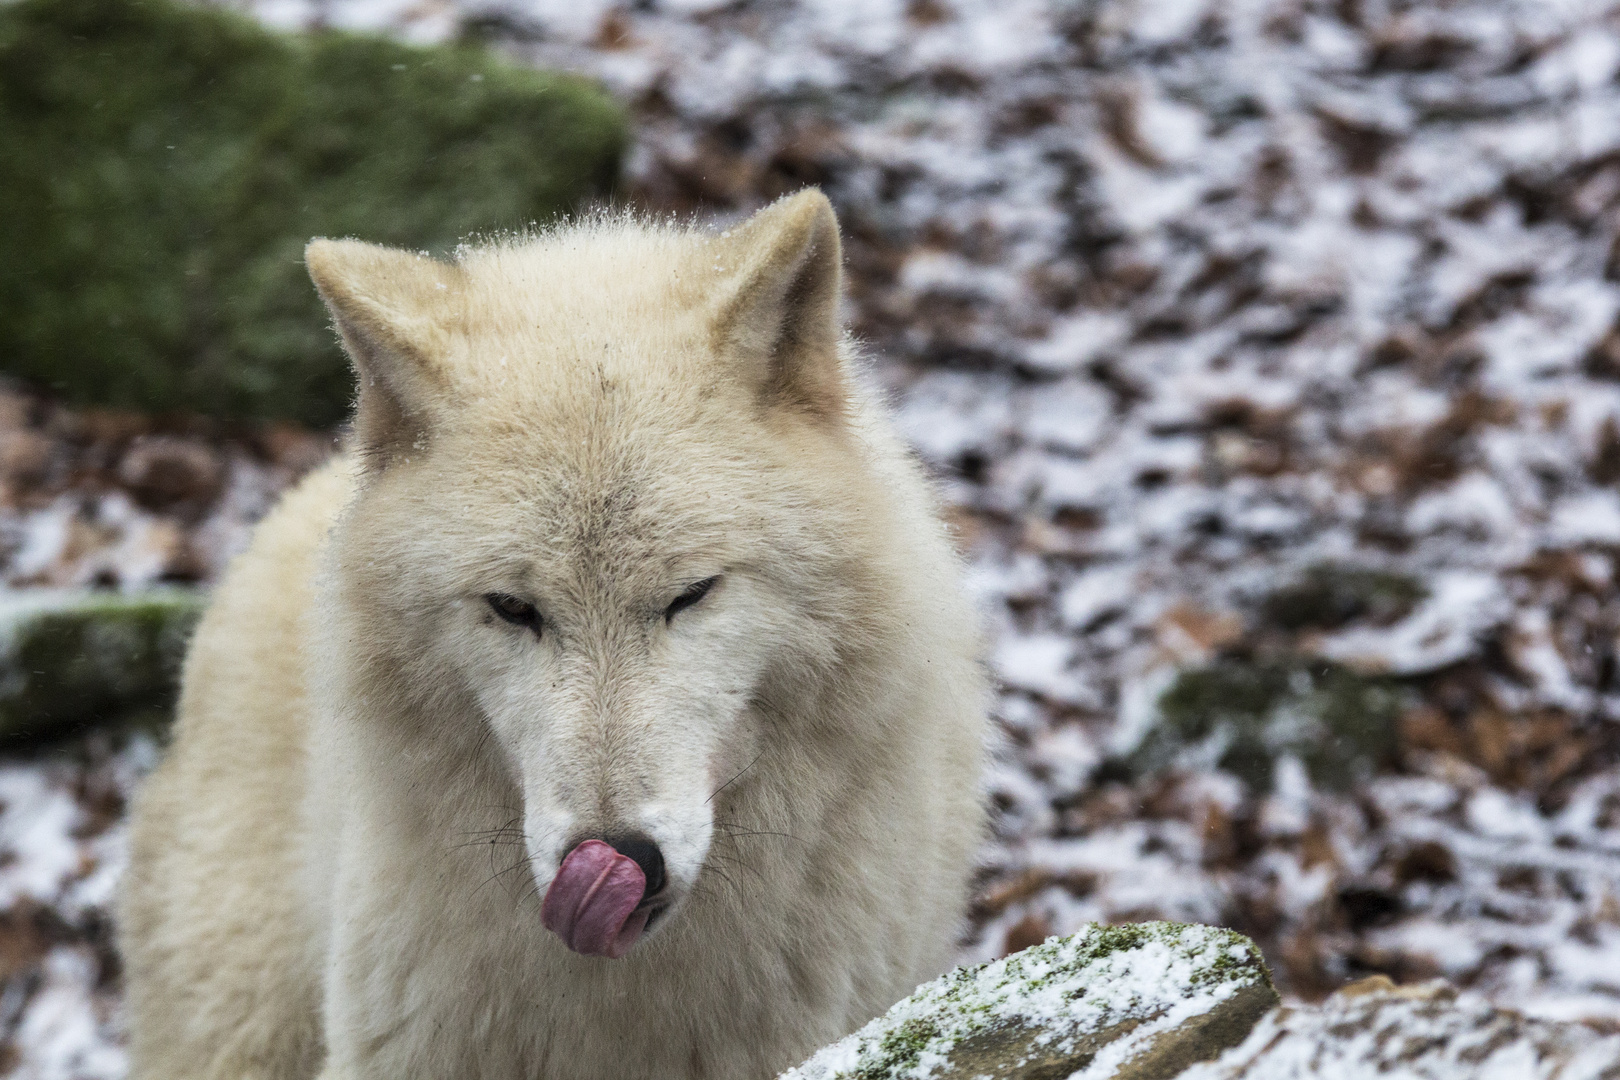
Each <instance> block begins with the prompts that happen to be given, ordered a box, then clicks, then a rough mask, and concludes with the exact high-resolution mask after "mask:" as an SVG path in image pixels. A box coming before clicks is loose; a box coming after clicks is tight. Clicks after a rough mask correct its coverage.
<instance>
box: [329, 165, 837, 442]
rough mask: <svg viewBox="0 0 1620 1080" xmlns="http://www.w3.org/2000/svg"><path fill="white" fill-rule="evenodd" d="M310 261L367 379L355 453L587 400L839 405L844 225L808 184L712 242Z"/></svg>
mask: <svg viewBox="0 0 1620 1080" xmlns="http://www.w3.org/2000/svg"><path fill="white" fill-rule="evenodd" d="M306 262H307V264H308V267H309V271H310V275H311V277H312V278H313V279H314V282H315V285H316V288H317V290H318V291H319V292H320V294H321V297H322V299H323V300H325V301H326V304H327V306H328V308H329V309H330V310H331V312H332V315H333V320H334V323H335V325H336V328H337V330H338V333H339V335H340V337H341V338H342V340H343V344H344V346H345V349H346V350H347V351H348V353H349V355H350V356H351V358H352V359H353V360H354V363H355V366H356V368H357V371H358V374H359V376H360V399H361V400H360V408H359V413H360V415H359V417H358V419H359V420H360V421H361V423H360V424H359V425H358V426H359V428H360V431H359V436H360V441H361V442H362V443H366V442H368V441H375V442H379V443H385V442H387V441H388V439H389V438H390V437H391V436H398V435H399V434H400V433H401V431H402V430H404V429H410V428H413V427H416V428H424V427H425V428H432V427H434V426H438V427H440V428H445V427H448V426H450V425H452V424H454V423H455V422H456V421H457V420H458V419H462V420H465V419H470V418H471V417H472V416H473V415H475V414H484V415H483V416H482V417H481V419H482V420H484V421H486V422H487V421H488V419H489V418H492V417H504V418H506V422H508V423H512V422H519V420H520V419H521V418H532V419H538V418H539V415H538V414H543V413H544V412H545V411H547V410H548V408H551V409H555V408H574V409H577V408H578V407H579V406H580V404H581V403H582V402H585V401H594V400H599V401H600V402H601V404H602V407H604V408H607V409H617V410H621V411H622V410H624V409H626V408H634V406H635V405H636V404H637V403H638V402H642V401H645V400H646V399H648V398H650V397H651V398H657V399H658V400H659V403H660V404H661V405H662V406H663V409H662V412H663V413H665V414H667V413H668V412H669V410H668V408H667V406H668V405H669V404H670V403H671V401H672V400H680V399H685V400H687V401H701V400H703V399H706V398H710V397H716V396H718V397H723V398H724V397H731V398H735V397H736V396H737V395H739V394H740V395H742V396H744V397H751V398H752V399H753V400H754V402H755V403H757V404H758V405H760V406H762V407H764V408H766V409H767V410H768V409H769V408H770V407H771V406H785V407H787V408H789V409H790V410H792V411H795V412H797V413H799V414H801V415H813V416H821V417H823V418H832V417H834V416H835V415H836V414H837V413H838V412H839V411H840V408H841V406H842V404H843V403H844V398H845V390H846V388H845V387H844V385H843V371H842V367H843V365H842V364H841V363H840V359H839V351H840V338H841V333H840V330H839V326H838V312H837V305H838V296H839V292H840V289H841V268H840V244H839V238H838V228H837V222H836V219H835V218H834V216H833V213H832V209H831V206H830V205H829V204H828V203H827V200H826V199H825V197H823V196H822V195H821V194H820V193H819V192H817V191H814V190H810V191H806V192H802V193H800V194H799V195H796V196H791V197H789V198H786V199H783V200H781V201H779V202H778V203H776V204H774V205H773V206H771V207H768V208H767V209H766V210H764V211H762V212H760V213H759V214H757V215H755V216H754V217H753V218H751V219H750V220H749V221H748V222H747V223H746V224H744V225H743V226H740V227H738V228H736V229H733V230H731V231H729V232H724V233H718V234H717V233H713V232H709V231H705V230H702V229H698V228H695V227H686V226H678V225H671V224H662V223H656V222H647V221H642V220H638V219H636V218H635V217H633V216H629V215H618V216H601V217H596V218H592V219H588V220H586V221H584V222H582V223H578V224H575V225H571V226H567V227H563V228H559V229H554V230H551V231H549V232H544V233H540V234H538V235H534V236H530V237H527V238H520V239H513V240H507V241H502V242H498V243H494V244H488V245H484V246H475V247H465V248H463V249H460V250H459V251H458V252H457V254H456V258H455V260H454V261H453V262H441V261H437V260H434V259H431V258H428V257H426V256H423V255H418V254H413V253H410V252H404V251H398V250H394V249H389V248H383V247H378V246H375V245H370V244H365V243H361V242H359V241H354V240H339V241H331V240H316V241H313V242H312V243H311V244H310V245H309V247H308V249H307V251H306ZM368 392H372V393H370V396H371V397H373V398H378V399H388V400H379V401H378V402H377V404H378V405H379V406H380V407H379V408H373V409H369V410H368V408H367V400H366V399H367V397H368ZM729 404H731V405H732V406H733V407H735V405H736V404H737V402H736V401H735V400H733V401H731V402H729ZM368 412H370V413H372V414H374V415H372V416H371V417H367V416H366V414H367V413H368ZM603 419H604V421H606V420H607V419H608V417H607V416H606V415H604V417H603ZM368 428H369V430H368Z"/></svg>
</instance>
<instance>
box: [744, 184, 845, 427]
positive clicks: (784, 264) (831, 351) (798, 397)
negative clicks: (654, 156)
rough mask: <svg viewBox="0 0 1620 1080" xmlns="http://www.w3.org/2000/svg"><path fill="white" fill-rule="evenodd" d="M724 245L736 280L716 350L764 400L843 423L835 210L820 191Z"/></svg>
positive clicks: (770, 211) (793, 200)
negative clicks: (733, 361)
mask: <svg viewBox="0 0 1620 1080" xmlns="http://www.w3.org/2000/svg"><path fill="white" fill-rule="evenodd" d="M722 245H723V246H722V247H721V253H720V256H719V259H720V261H721V265H722V268H723V270H725V271H730V273H729V275H728V276H729V281H728V283H727V285H728V287H727V288H726V289H724V290H723V292H722V299H721V301H720V304H719V307H718V310H717V312H716V314H715V316H714V320H713V324H712V325H713V333H714V345H715V350H716V351H717V352H718V353H719V354H720V355H721V356H722V357H727V358H736V359H737V360H739V361H740V362H741V363H742V365H743V368H742V371H741V374H742V375H743V377H744V378H745V379H747V380H749V381H751V382H753V383H754V385H755V386H756V387H757V389H758V391H759V394H760V396H761V399H762V400H764V401H767V402H771V403H773V404H779V405H785V406H788V407H790V408H797V409H800V410H802V411H805V412H808V413H810V414H812V415H815V416H820V417H827V418H831V417H834V416H837V415H838V414H840V413H841V412H842V411H843V409H844V406H845V404H846V402H847V401H848V393H847V388H846V386H845V382H844V379H845V376H844V370H843V363H842V360H841V358H840V356H839V350H838V345H839V341H840V339H841V338H842V330H841V328H840V326H839V322H838V297H839V293H840V292H841V290H842V286H843V266H842V251H841V248H840V245H839V241H838V219H837V218H836V217H835V216H834V214H833V208H832V204H831V203H829V202H828V201H827V197H826V196H825V195H823V194H822V193H821V192H820V191H817V190H816V189H814V188H810V189H808V190H806V191H801V192H800V193H799V194H797V195H790V196H788V197H787V198H785V199H780V200H778V201H777V202H775V203H773V204H772V205H770V206H768V207H766V208H765V209H763V210H761V211H760V212H759V213H757V214H755V215H754V216H753V217H752V218H750V219H748V221H747V222H745V223H744V224H743V225H742V226H741V227H740V228H739V229H736V230H734V231H733V233H732V234H731V235H730V236H729V237H726V238H725V239H724V240H723V241H722ZM727 263H729V264H731V265H726V264H727ZM733 267H735V270H733Z"/></svg>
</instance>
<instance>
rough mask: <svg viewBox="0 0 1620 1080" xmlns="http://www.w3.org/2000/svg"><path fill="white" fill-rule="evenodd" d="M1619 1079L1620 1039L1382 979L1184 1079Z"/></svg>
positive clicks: (1278, 1017) (1271, 1025)
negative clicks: (1398, 985) (1400, 985)
mask: <svg viewBox="0 0 1620 1080" xmlns="http://www.w3.org/2000/svg"><path fill="white" fill-rule="evenodd" d="M1360 1077H1376V1078H1378V1080H1615V1078H1620V1036H1616V1035H1604V1034H1601V1033H1599V1032H1596V1031H1594V1030H1592V1029H1591V1028H1589V1027H1586V1026H1585V1025H1583V1024H1575V1023H1560V1022H1556V1021H1551V1020H1538V1019H1534V1018H1532V1017H1527V1016H1522V1015H1520V1014H1519V1013H1515V1012H1510V1011H1508V1010H1504V1009H1497V1008H1494V1007H1493V1006H1491V1005H1490V1004H1489V1003H1488V1002H1485V1001H1482V1000H1479V999H1474V998H1468V997H1459V995H1458V993H1457V991H1456V990H1454V989H1452V988H1451V987H1450V986H1447V985H1446V984H1445V983H1444V982H1442V981H1440V980H1436V981H1434V982H1430V983H1421V984H1418V985H1416V986H1403V987H1396V986H1395V984H1394V983H1392V982H1391V981H1390V980H1389V979H1388V978H1386V977H1384V976H1382V975H1375V976H1373V977H1372V978H1369V979H1363V980H1362V981H1361V982H1359V983H1352V984H1351V985H1350V986H1347V987H1345V988H1344V989H1343V990H1341V991H1339V992H1338V993H1337V994H1334V995H1333V996H1332V997H1330V998H1328V999H1327V1000H1326V1001H1324V1002H1323V1003H1322V1004H1320V1005H1306V1006H1299V1007H1289V1008H1282V1009H1278V1010H1277V1011H1275V1012H1273V1013H1272V1014H1271V1015H1269V1016H1267V1017H1265V1018H1264V1019H1262V1020H1261V1021H1260V1023H1259V1024H1257V1025H1256V1026H1255V1028H1254V1031H1253V1032H1252V1033H1251V1034H1250V1035H1249V1038H1248V1039H1247V1040H1246V1041H1245V1042H1244V1043H1243V1045H1241V1046H1239V1047H1236V1048H1234V1049H1232V1050H1229V1051H1227V1052H1226V1053H1225V1054H1223V1055H1221V1057H1220V1058H1218V1059H1216V1060H1215V1061H1208V1062H1204V1063H1201V1064H1199V1065H1196V1066H1194V1067H1192V1068H1190V1069H1188V1070H1187V1071H1186V1072H1184V1073H1182V1074H1181V1080H1307V1078H1309V1080H1357V1078H1360Z"/></svg>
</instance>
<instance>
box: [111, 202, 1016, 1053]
mask: <svg viewBox="0 0 1620 1080" xmlns="http://www.w3.org/2000/svg"><path fill="white" fill-rule="evenodd" d="M307 261H308V265H309V269H310V273H311V276H312V277H313V278H314V280H315V284H316V286H317V288H318V289H319V291H320V293H321V295H322V297H323V298H324V299H325V301H326V303H327V305H328V307H329V308H330V310H331V312H332V315H333V319H334V321H335V323H336V326H337V328H338V330H339V332H340V334H341V336H342V338H343V342H344V345H345V348H346V349H347V351H348V353H349V355H350V357H351V358H352V360H353V362H354V365H355V369H356V372H357V375H358V382H359V388H360V389H359V402H358V406H357V410H356V415H355V420H354V425H353V430H352V433H351V435H350V437H349V445H348V448H347V450H346V451H345V453H344V454H343V455H341V456H340V457H339V458H338V459H337V460H335V461H334V462H333V463H332V464H330V465H329V466H327V467H326V468H325V469H323V470H321V471H320V472H317V473H315V474H313V475H312V476H311V477H309V478H308V479H307V480H306V481H305V482H304V483H303V484H302V485H301V486H299V487H298V488H297V489H295V490H294V491H292V492H291V493H290V494H289V495H288V496H286V498H285V499H284V500H283V501H282V503H281V504H280V506H279V507H278V508H277V509H276V510H275V511H274V512H273V513H272V514H271V515H270V516H269V517H268V518H267V519H266V520H265V521H264V523H263V524H262V525H261V526H260V527H259V530H258V532H257V534H256V536H255V539H254V541H253V544H252V546H251V548H250V550H248V551H247V552H246V553H245V554H244V555H242V556H241V557H240V558H238V559H237V560H236V562H235V563H233V565H232V567H231V569H230V571H229V573H228V574H227V575H226V578H225V580H224V581H223V582H222V583H221V585H220V586H219V588H218V590H217V592H216V594H215V597H214V599H213V603H212V606H211V608H210V610H209V612H208V614H207V615H206V617H205V618H204V620H203V622H202V624H201V626H200V628H199V630H198V632H197V635H196V638H195V640H194V642H193V644H192V648H191V652H190V654H189V656H188V659H187V662H186V667H185V672H184V685H183V691H182V698H181V704H180V710H179V718H178V720H177V726H176V731H175V738H174V742H173V745H172V747H171V749H170V750H169V752H168V754H167V757H166V759H165V761H164V762H163V764H162V765H161V767H160V768H159V769H158V771H157V772H156V774H155V775H154V776H153V777H152V779H151V781H150V782H149V784H148V786H147V787H146V789H145V790H144V792H143V793H142V796H141V798H140V800H139V803H138V806H137V809H136V814H135V826H134V848H133V855H132V862H131V866H130V870H129V874H128V878H127V880H126V886H125V892H124V896H123V901H122V908H121V913H120V915H121V920H120V924H121V925H120V932H121V935H122V946H123V949H124V952H125V955H126V958H127V983H128V994H129V1007H130V1020H131V1027H132V1060H133V1067H134V1075H135V1077H136V1078H137V1080H160V1078H161V1080H193V1078H195V1080H201V1078H218V1080H250V1078H251V1080H294V1078H310V1077H317V1076H318V1077H321V1078H322V1080H362V1078H365V1080H399V1078H401V1077H412V1078H444V1080H473V1078H490V1080H508V1078H510V1080H518V1078H524V1080H534V1078H552V1080H596V1078H600V1080H608V1078H612V1080H633V1078H647V1080H670V1078H679V1077H691V1078H700V1077H701V1078H708V1080H722V1078H724V1080H731V1078H737V1080H742V1078H765V1077H770V1076H774V1075H775V1074H776V1073H777V1072H778V1071H780V1070H782V1069H783V1068H786V1067H787V1066H790V1065H792V1064H794V1063H796V1062H797V1061H798V1060H800V1059H802V1058H803V1057H805V1056H807V1055H808V1054H809V1053H810V1052H811V1051H813V1050H814V1049H815V1048H816V1047H818V1046H820V1045H821V1044H823V1043H825V1042H827V1041H830V1040H831V1039H833V1038H835V1037H837V1036H839V1035H841V1034H843V1033H844V1032H846V1031H848V1030H851V1029H852V1028H854V1027H856V1026H858V1025H859V1024H861V1023H862V1022H864V1021H865V1020H867V1019H869V1018H870V1017H872V1016H873V1015H875V1014H877V1013H878V1012H881V1011H882V1010H883V1009H884V1008H886V1007H887V1006H888V1005H889V1004H891V1003H892V1002H893V1001H894V1000H896V999H897V998H899V997H900V996H902V995H904V994H905V993H907V992H908V991H909V990H910V989H911V988H912V987H913V986H915V985H916V984H917V983H918V982H920V981H921V980H923V979H925V978H927V977H930V976H932V975H934V974H936V973H937V972H938V971H939V970H941V968H942V967H944V966H945V965H946V963H947V962H948V959H949V956H950V952H951V948H952V943H953V940H954V938H955V936H956V933H957V931H958V929H959V922H960V919H961V915H962V910H963V906H964V903H965V892H966V887H967V879H968V875H969V871H970V866H971V863H972V857H973V853H974V850H975V847H976V845H977V843H978V841H979V838H980V832H981V829H982V821H983V812H982V808H981V802H980V796H979V783H978V777H979V770H980V759H981V743H982V737H983V725H984V705H985V702H984V698H985V688H984V684H983V677H982V674H981V671H980V667H979V664H978V663H977V659H976V657H977V652H978V640H977V635H976V632H975V618H974V615H973V612H972V610H971V608H970V606H969V605H968V603H967V602H966V601H965V600H964V599H963V595H962V589H961V587H960V582H959V568H958V565H957V561H956V558H955V557H954V555H953V553H952V550H951V547H950V544H949V542H948V538H947V536H946V534H945V532H944V530H943V528H942V526H941V524H940V522H939V520H938V517H937V514H936V508H935V506H934V504H933V501H932V498H931V496H930V493H929V491H928V488H927V485H926V484H925V482H924V480H923V478H922V477H921V475H920V474H919V471H918V469H917V467H916V465H915V463H914V462H913V460H912V459H911V457H910V456H909V455H908V453H907V452H906V451H905V449H904V447H903V446H902V445H901V444H900V443H899V441H898V440H897V439H896V438H895V436H894V435H893V434H892V432H891V431H890V429H889V427H888V425H887V423H886V421H885V419H884V417H883V415H882V412H881V409H880V408H879V406H878V405H877V404H876V402H875V401H874V398H873V395H872V394H871V393H870V392H868V391H867V390H866V389H865V388H863V386H862V384H861V381H860V379H859V377H858V376H859V373H858V372H857V371H856V364H855V360H854V357H853V353H852V350H851V348H850V346H849V344H848V342H847V341H846V340H845V339H844V338H843V336H842V333H841V331H840V328H839V322H838V317H837V305H838V297H839V290H840V262H839V239H838V230H837V224H836V221H835V219H834V217H833V214H832V210H831V207H830V206H829V205H828V203H827V201H826V200H825V199H824V198H823V197H822V196H821V195H820V194H819V193H817V192H814V191H810V192H805V193H801V194H799V195H797V196H793V197H790V198H787V199H784V200H782V201H781V202H778V203H776V204H775V205H773V206H771V207H768V208H767V209H765V210H763V211H761V212H760V213H759V214H757V215H756V216H755V217H754V218H752V219H750V220H749V221H748V222H746V223H745V224H743V225H741V226H739V227H736V228H734V229H733V230H731V231H730V232H729V233H723V234H717V233H713V232H709V231H704V230H700V229H696V228H687V227H676V226H669V225H654V224H647V223H642V222H637V221H634V220H631V219H628V218H602V219H599V220H595V221H592V222H587V223H584V224H580V225H577V226H573V227H568V228H563V229H559V230H555V231H551V232H547V233H544V234H541V235H538V236H535V237H532V238H528V239H524V240H522V241H512V242H505V243H497V244H492V245H489V246H484V247H474V248H469V249H466V250H463V251H462V252H460V253H459V254H458V257H457V258H456V260H455V261H454V262H439V261H435V260H432V259H429V258H427V257H424V256H418V255H414V254H409V253H406V252H400V251H393V250H387V249H383V248H378V247H373V246H370V245H367V244H362V243H359V242H355V241H335V242H334V241H316V242H315V243H313V244H311V245H310V247H309V250H308V254H307Z"/></svg>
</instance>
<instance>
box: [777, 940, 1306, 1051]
mask: <svg viewBox="0 0 1620 1080" xmlns="http://www.w3.org/2000/svg"><path fill="white" fill-rule="evenodd" d="M1276 1004H1277V992H1276V991H1275V990H1274V989H1273V988H1272V985H1271V976H1270V974H1269V973H1268V972H1267V971H1266V967H1265V964H1264V963H1263V962H1262V961H1261V959H1260V952H1259V950H1258V949H1256V948H1255V947H1254V943H1253V942H1251V941H1250V940H1249V939H1248V938H1245V937H1243V936H1242V935H1241V934H1236V933H1233V932H1232V931H1230V930H1220V929H1216V928H1215V927H1210V926H1188V925H1184V924H1181V923H1140V924H1137V925H1133V926H1092V927H1088V928H1087V929H1085V930H1082V931H1081V932H1079V933H1077V934H1075V935H1073V936H1072V937H1067V938H1052V939H1050V940H1048V941H1047V942H1046V943H1045V944H1043V945H1037V946H1034V947H1033V948H1029V949H1025V950H1024V951H1022V952H1019V953H1015V954H1014V955H1012V956H1010V957H1007V958H1006V959H1004V960H998V961H996V962H995V963H993V964H981V965H979V966H977V967H967V968H958V969H957V970H955V971H953V972H951V973H950V974H948V975H945V976H943V977H941V978H939V979H935V980H934V981H933V982H931V983H926V984H924V985H923V986H921V987H918V989H917V992H916V993H914V994H912V995H911V996H910V997H908V998H906V999H905V1000H904V1001H902V1002H900V1003H899V1004H897V1005H895V1006H894V1008H892V1009H890V1010H889V1011H888V1012H887V1013H885V1014H884V1015H883V1016H881V1017H879V1018H878V1019H876V1020H874V1021H872V1022H871V1023H870V1024H868V1025H866V1026H865V1027H864V1028H862V1029H861V1030H859V1031H857V1032H855V1033H854V1034H853V1035H850V1036H848V1037H846V1038H844V1039H841V1040H839V1041H838V1042H836V1043H834V1044H832V1045H831V1046H828V1047H825V1048H824V1049H822V1050H821V1051H820V1052H818V1053H817V1054H816V1055H815V1056H814V1057H812V1058H811V1059H810V1060H809V1061H807V1062H805V1063H804V1064H803V1065H800V1066H799V1067H798V1068H796V1069H790V1070H788V1071H787V1072H786V1073H783V1074H782V1077H781V1080H913V1078H921V1077H932V1078H936V1080H968V1078H970V1077H971V1078H975V1080H978V1078H984V1077H989V1078H992V1080H1061V1078H1064V1077H1068V1076H1070V1075H1071V1074H1074V1073H1076V1072H1077V1071H1078V1070H1081V1069H1086V1068H1091V1069H1093V1070H1094V1071H1099V1070H1100V1071H1099V1075H1107V1076H1111V1077H1116V1078H1118V1080H1157V1078H1161V1077H1170V1076H1174V1075H1176V1074H1177V1073H1179V1072H1180V1071H1182V1070H1183V1069H1185V1068H1186V1067H1187V1066H1189V1065H1191V1064H1193V1063H1194V1062H1198V1061H1207V1060H1209V1059H1211V1058H1214V1057H1215V1056H1216V1055H1218V1054H1219V1053H1220V1052H1221V1051H1223V1050H1225V1049H1226V1048H1228V1047H1231V1046H1236V1045H1237V1044H1238V1043H1240V1042H1242V1041H1243V1039H1244V1037H1245V1036H1246V1035H1247V1034H1248V1033H1249V1030H1250V1029H1251V1028H1253V1026H1254V1025H1255V1023H1256V1022H1257V1021H1258V1020H1259V1019H1260V1017H1261V1016H1263V1015H1264V1014H1265V1013H1266V1012H1268V1011H1269V1010H1270V1009H1271V1008H1272V1007H1273V1006H1275V1005H1276ZM1088 1075H1090V1074H1089V1073H1088Z"/></svg>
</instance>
